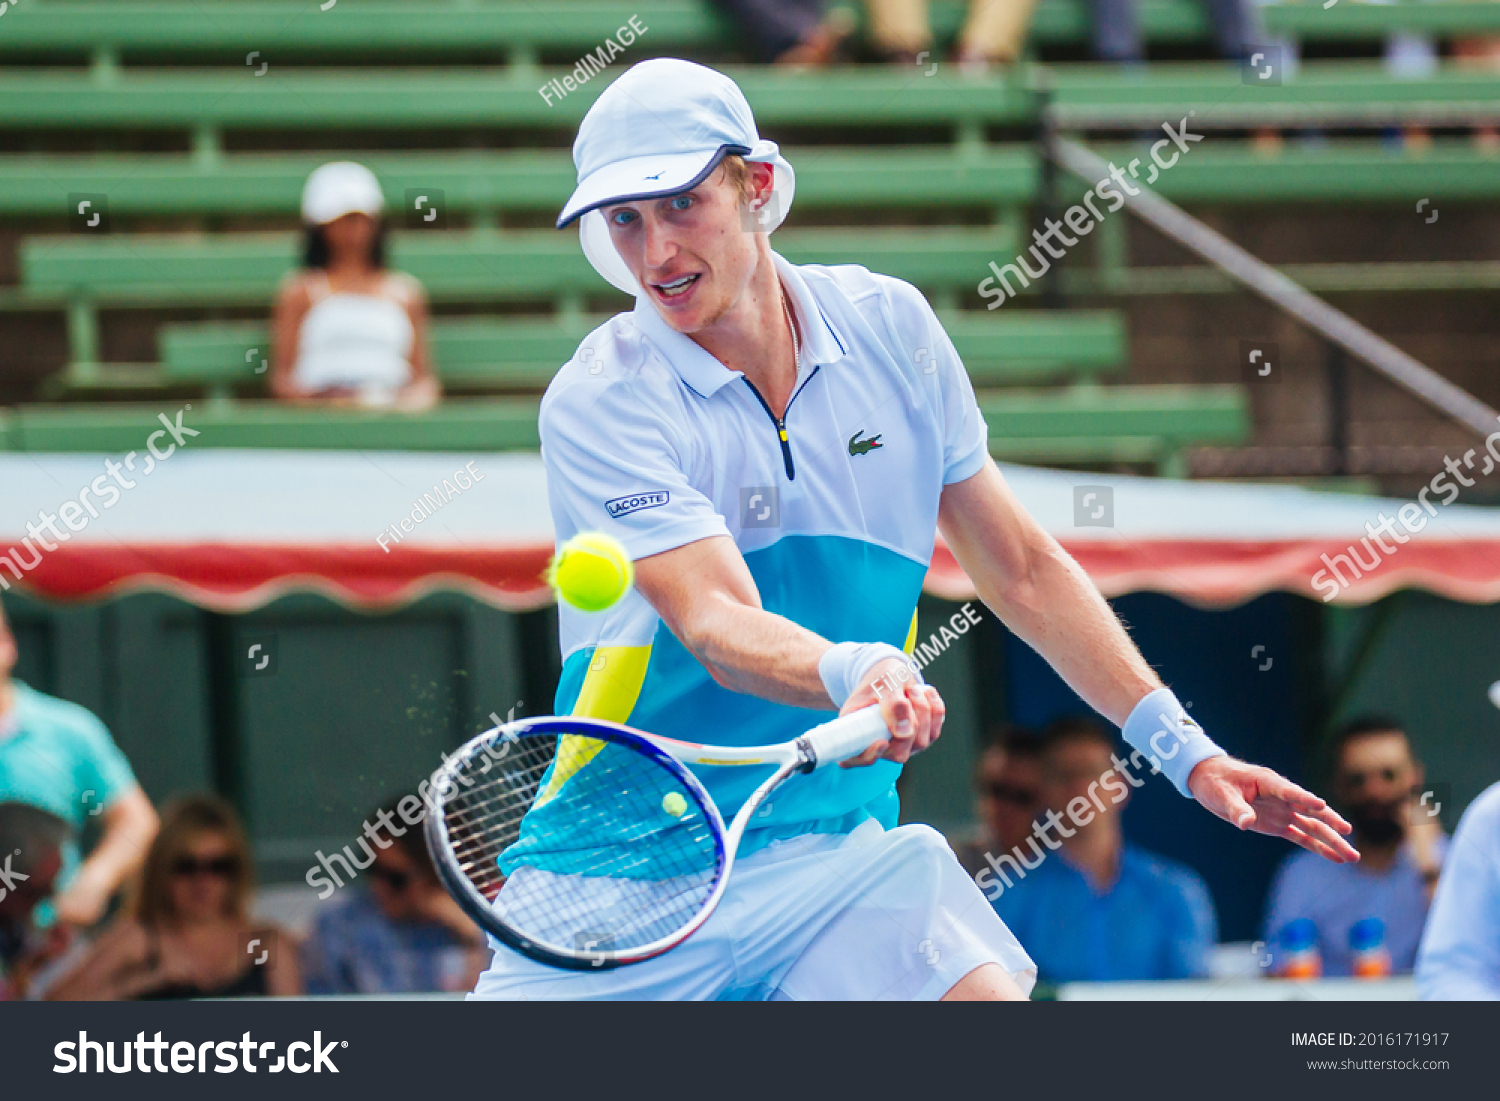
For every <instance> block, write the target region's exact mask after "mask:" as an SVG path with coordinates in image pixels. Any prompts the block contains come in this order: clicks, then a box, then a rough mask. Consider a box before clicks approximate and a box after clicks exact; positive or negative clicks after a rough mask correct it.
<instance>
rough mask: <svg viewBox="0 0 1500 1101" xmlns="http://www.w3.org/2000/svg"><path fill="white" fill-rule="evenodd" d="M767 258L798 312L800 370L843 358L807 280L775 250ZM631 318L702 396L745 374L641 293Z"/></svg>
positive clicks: (839, 341) (843, 346) (841, 345)
mask: <svg viewBox="0 0 1500 1101" xmlns="http://www.w3.org/2000/svg"><path fill="white" fill-rule="evenodd" d="M771 259H772V261H773V262H774V263H775V264H776V273H777V275H779V276H780V277H781V282H782V284H783V285H784V286H785V287H786V289H787V292H788V296H789V301H790V305H791V308H792V311H793V312H794V313H795V314H796V315H797V332H798V334H799V339H800V340H801V341H802V366H803V371H804V372H806V371H808V370H811V369H812V368H813V367H815V366H817V365H819V364H823V363H832V362H834V361H835V360H838V359H841V358H843V356H844V355H845V354H847V352H846V348H847V346H846V344H845V343H844V341H843V340H842V339H841V338H840V336H839V335H838V333H837V332H835V331H834V328H833V325H832V323H831V322H830V321H829V320H828V317H827V315H826V314H824V313H823V311H822V309H821V308H820V307H819V306H818V300H817V299H816V298H815V297H814V296H813V293H812V290H811V288H809V287H808V285H807V281H806V280H805V279H803V278H802V273H801V272H799V271H798V270H797V268H796V265H794V264H792V263H790V262H789V261H787V260H786V259H785V258H783V257H782V256H780V255H778V254H777V253H775V252H773V253H771ZM633 317H634V319H635V324H636V328H638V329H639V330H640V331H641V332H642V333H643V334H645V335H646V336H648V337H650V338H651V340H652V342H653V343H655V344H656V346H657V347H658V348H660V349H661V351H662V354H663V355H665V356H666V357H667V361H668V362H669V363H670V364H671V365H672V367H673V368H674V369H675V370H676V371H677V373H678V374H679V375H681V376H682V380H683V381H684V382H686V383H687V384H688V385H689V386H690V387H692V388H693V390H694V392H696V393H698V394H700V395H701V396H703V397H712V396H713V395H714V394H715V393H717V392H718V391H719V390H720V389H721V388H722V387H723V386H724V385H726V384H727V383H730V382H733V381H734V380H735V379H737V378H743V377H744V373H743V372H741V371H731V370H730V369H729V368H728V367H725V366H724V364H722V363H720V362H719V361H718V360H717V359H715V358H714V357H713V356H712V355H710V354H709V353H708V352H706V351H704V350H703V349H702V348H701V347H699V346H698V344H696V343H695V342H694V341H693V340H692V339H691V338H690V337H687V336H684V335H683V334H682V333H679V332H678V331H677V330H676V329H674V328H672V326H670V325H668V324H667V323H666V321H665V320H663V319H662V316H661V314H659V313H657V312H656V307H655V306H653V305H652V304H651V300H650V299H649V298H647V297H646V296H645V295H642V296H640V297H639V298H637V299H636V300H635V312H634V314H633Z"/></svg>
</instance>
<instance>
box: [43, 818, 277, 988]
mask: <svg viewBox="0 0 1500 1101" xmlns="http://www.w3.org/2000/svg"><path fill="white" fill-rule="evenodd" d="M251 891H252V868H251V861H250V848H249V845H248V844H247V843H246V841H245V834H244V831H243V830H242V829H241V828H240V823H239V819H238V818H237V817H236V815H235V813H234V809H233V808H232V807H230V805H229V804H228V803H226V802H224V801H223V800H222V799H219V798H218V797H216V796H212V795H187V796H181V797H179V798H177V799H173V800H172V801H171V802H170V803H168V804H167V806H166V807H165V808H164V809H163V811H162V827H161V832H160V833H159V834H158V835H157V837H156V840H155V841H154V842H153V843H152V845H151V851H150V853H148V854H147V856H146V865H145V867H144V868H143V869H142V870H141V875H140V877H139V880H138V882H137V883H136V884H135V889H134V892H133V897H132V899H131V905H130V909H129V912H128V913H126V914H124V915H122V916H121V917H119V918H118V919H116V920H115V921H114V922H113V923H112V924H111V925H110V927H109V928H108V929H106V930H105V932H104V934H103V935H102V936H101V937H100V938H99V940H98V941H97V942H96V943H95V944H94V945H93V946H92V947H91V948H90V950H89V952H88V953H87V955H85V956H84V957H83V958H82V959H81V960H80V961H79V963H78V964H77V966H76V967H75V968H74V969H73V970H72V971H70V972H69V973H68V974H66V975H65V976H63V977H61V978H60V979H59V980H58V981H57V983H56V984H55V985H54V986H53V987H52V988H51V989H50V990H49V991H48V992H47V996H48V997H49V998H53V999H59V1000H61V999H96V1000H115V999H129V998H135V999H141V1000H147V999H149V1000H158V999H166V998H233V997H245V996H250V995H257V994H277V995H288V994H297V993H300V991H301V986H302V984H301V981H300V979H299V977H298V968H297V953H296V949H295V945H293V943H292V942H291V939H290V938H289V937H288V936H287V935H286V934H284V933H281V932H280V931H278V930H276V929H274V928H267V927H264V926H260V927H257V926H255V925H252V924H251V921H250V916H249V905H250V894H251Z"/></svg>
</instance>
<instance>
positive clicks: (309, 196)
mask: <svg viewBox="0 0 1500 1101" xmlns="http://www.w3.org/2000/svg"><path fill="white" fill-rule="evenodd" d="M384 209H385V196H384V195H383V194H381V191H380V181H379V180H377V179H376V178H375V173H373V172H371V171H370V170H369V169H368V168H366V167H365V166H364V165H362V164H355V163H354V162H353V161H330V162H329V163H328V164H325V165H320V166H319V167H317V168H315V169H313V173H312V175H311V176H309V177H307V183H306V184H305V185H304V186H303V188H302V220H303V221H305V222H307V223H309V224H311V225H315V226H321V225H327V224H328V223H329V222H331V221H333V220H334V219H335V218H342V217H343V216H344V215H345V214H368V215H369V216H370V217H372V218H378V217H379V216H380V212H381V211H382V210H384Z"/></svg>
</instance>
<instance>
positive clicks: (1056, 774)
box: [994, 718, 1218, 983]
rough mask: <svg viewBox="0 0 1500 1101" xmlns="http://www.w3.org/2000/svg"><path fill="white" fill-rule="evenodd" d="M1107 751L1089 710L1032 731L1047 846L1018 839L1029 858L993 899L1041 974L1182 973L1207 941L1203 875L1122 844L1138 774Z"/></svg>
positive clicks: (1072, 977)
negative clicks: (1036, 736)
mask: <svg viewBox="0 0 1500 1101" xmlns="http://www.w3.org/2000/svg"><path fill="white" fill-rule="evenodd" d="M1117 748H1118V747H1117V745H1116V742H1115V740H1114V739H1113V738H1111V737H1110V736H1109V734H1108V733H1106V732H1105V730H1104V728H1103V727H1101V726H1099V725H1098V724H1097V723H1095V722H1094V721H1093V720H1091V719H1082V718H1079V719H1060V720H1058V721H1057V722H1055V723H1053V724H1052V725H1051V726H1049V727H1048V728H1047V729H1046V731H1045V732H1044V733H1043V735H1042V805H1043V806H1044V807H1047V808H1050V809H1049V810H1047V812H1046V813H1047V822H1046V823H1045V824H1043V825H1041V826H1039V827H1038V829H1037V836H1039V837H1040V838H1041V839H1042V841H1043V843H1045V844H1046V848H1045V849H1044V848H1042V847H1041V846H1039V845H1038V843H1037V840H1036V838H1035V837H1033V838H1029V839H1028V840H1027V846H1028V848H1027V849H1023V850H1021V852H1023V853H1028V855H1029V853H1035V854H1036V864H1035V865H1034V866H1033V867H1032V868H1031V870H1029V871H1026V872H1024V873H1023V874H1024V878H1021V879H1020V880H1019V881H1018V882H1015V884H1014V886H1011V887H1007V888H1006V889H1005V890H1004V891H1003V892H1002V893H1001V894H1000V896H999V897H998V898H997V899H995V903H994V906H995V911H996V912H997V913H998V914H999V915H1000V916H1001V918H1003V919H1004V921H1005V923H1006V925H1008V926H1009V927H1010V930H1011V932H1013V933H1015V935H1016V937H1017V939H1018V940H1020V942H1021V943H1022V944H1023V945H1024V946H1025V947H1026V951H1027V952H1028V953H1030V955H1031V958H1032V959H1034V960H1035V961H1036V964H1037V972H1038V975H1039V976H1040V977H1041V978H1042V979H1044V980H1046V981H1048V982H1053V983H1058V982H1099V981H1105V980H1116V979H1186V978H1193V977H1195V976H1200V975H1204V974H1206V973H1207V971H1208V950H1209V948H1210V947H1211V946H1212V945H1213V944H1214V942H1215V941H1216V940H1217V939H1218V925H1217V921H1216V919H1215V917H1214V909H1213V903H1212V902H1211V901H1210V900H1209V895H1208V889H1207V888H1206V887H1205V886H1204V884H1203V880H1201V879H1200V878H1199V877H1198V875H1197V874H1196V873H1195V872H1193V871H1192V870H1191V869H1189V868H1187V867H1185V866H1183V865H1181V864H1178V863H1176V862H1175V861H1171V860H1167V859H1165V858H1163V857H1160V856H1155V855H1153V854H1151V853H1148V852H1146V851H1145V850H1144V849H1140V848H1137V847H1136V846H1134V845H1131V844H1128V843H1126V841H1125V839H1124V835H1123V833H1122V832H1121V829H1120V811H1121V810H1122V809H1123V808H1124V805H1125V803H1127V802H1128V801H1129V794H1130V790H1131V788H1133V787H1138V786H1140V785H1141V784H1142V783H1144V782H1145V780H1144V778H1143V777H1140V776H1137V775H1136V774H1135V772H1134V771H1132V770H1131V768H1130V765H1129V764H1128V763H1127V762H1124V761H1121V760H1120V758H1119V756H1118V754H1117V753H1116V749H1117ZM1059 808H1062V809H1065V810H1066V811H1067V815H1066V817H1064V816H1063V815H1061V814H1059V813H1058V809H1059ZM1049 827H1051V828H1054V829H1055V831H1056V836H1055V837H1054V836H1053V835H1052V834H1051V833H1049V832H1048V831H1049ZM1059 842H1060V846H1059ZM1053 848H1056V849H1057V851H1055V852H1051V853H1049V852H1048V851H1047V850H1048V849H1053ZM1028 850H1029V852H1028ZM1007 872H1008V874H1010V875H1011V876H1012V878H1014V877H1015V872H1014V871H1012V870H1011V869H1009V868H1008V867H1007Z"/></svg>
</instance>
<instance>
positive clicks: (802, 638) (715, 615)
mask: <svg viewBox="0 0 1500 1101" xmlns="http://www.w3.org/2000/svg"><path fill="white" fill-rule="evenodd" d="M705 605H706V606H704V607H702V608H701V609H700V610H699V613H698V615H697V616H696V617H695V620H694V622H693V623H692V624H690V625H684V627H685V629H684V630H683V631H682V632H679V637H681V638H682V643H683V645H684V646H686V647H687V648H688V650H689V651H691V653H692V655H693V656H694V657H695V658H697V659H698V660H699V661H700V662H702V663H703V665H704V667H705V668H707V669H708V671H709V672H710V673H711V674H712V675H713V678H714V680H716V681H717V682H718V683H720V684H722V685H723V686H724V687H726V688H730V689H733V690H734V691H736V692H744V693H746V694H747V695H752V696H759V697H761V698H762V699H768V700H775V701H776V702H778V703H787V704H791V705H793V706H794V707H810V708H817V709H820V710H825V711H826V710H829V709H830V708H832V706H833V701H832V700H830V699H829V697H828V690H827V688H825V687H824V685H823V679H822V677H820V676H819V675H818V659H819V658H820V657H822V656H823V653H824V651H826V650H827V649H828V648H829V646H830V645H831V643H829V641H828V640H827V639H825V638H822V637H821V636H819V635H816V634H814V633H813V632H812V631H809V630H807V629H806V628H804V627H799V626H798V625H797V624H795V623H793V622H792V621H791V620H789V619H787V618H785V617H784V616H779V615H776V614H775V613H773V612H768V611H766V610H764V609H763V608H755V607H751V606H750V605H747V604H740V603H736V602H733V601H731V600H727V599H713V600H709V601H706V602H705ZM683 636H685V637H683Z"/></svg>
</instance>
